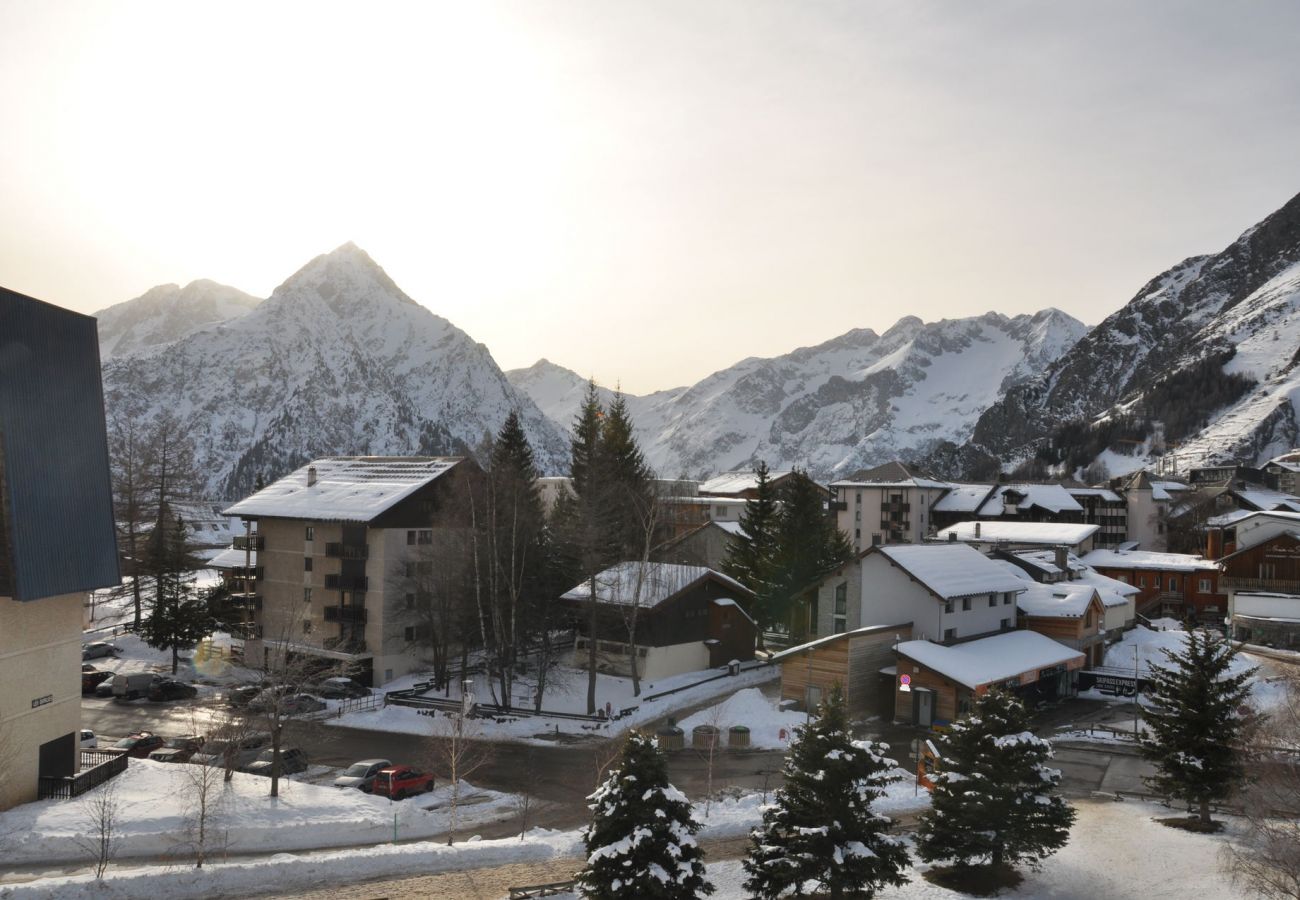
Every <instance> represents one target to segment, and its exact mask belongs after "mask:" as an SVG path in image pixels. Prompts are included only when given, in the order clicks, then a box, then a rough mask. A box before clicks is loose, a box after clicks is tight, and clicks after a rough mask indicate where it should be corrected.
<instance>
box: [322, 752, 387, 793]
mask: <svg viewBox="0 0 1300 900" xmlns="http://www.w3.org/2000/svg"><path fill="white" fill-rule="evenodd" d="M392 764H393V763H392V762H391V761H390V760H387V759H363V760H361V761H360V762H354V763H353V764H352V765H350V766H348V768H347V771H345V772H344V773H343V774H342V775H340V776H339V777H338V778H335V779H334V786H335V787H341V788H356V789H357V790H359V791H364V792H365V793H367V794H368V793H370V788H371V787H372V786H373V785H374V783H375V776H376V775H378V774H379V771H380V769H387V768H388V767H389V766H391V765H392Z"/></svg>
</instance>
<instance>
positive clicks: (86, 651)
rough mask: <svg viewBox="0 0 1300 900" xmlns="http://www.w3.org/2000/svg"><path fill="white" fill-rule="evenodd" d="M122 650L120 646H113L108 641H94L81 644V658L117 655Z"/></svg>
mask: <svg viewBox="0 0 1300 900" xmlns="http://www.w3.org/2000/svg"><path fill="white" fill-rule="evenodd" d="M121 652H122V651H121V650H120V649H119V648H117V647H115V646H113V645H112V644H110V643H108V642H107V641H92V642H91V643H89V644H82V645H81V658H82V659H83V660H87V659H101V658H103V657H105V656H117V655H118V654H119V653H121Z"/></svg>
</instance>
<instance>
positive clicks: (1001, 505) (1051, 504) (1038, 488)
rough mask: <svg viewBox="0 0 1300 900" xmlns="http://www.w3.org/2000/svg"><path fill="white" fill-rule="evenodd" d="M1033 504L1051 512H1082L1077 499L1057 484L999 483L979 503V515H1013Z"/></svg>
mask: <svg viewBox="0 0 1300 900" xmlns="http://www.w3.org/2000/svg"><path fill="white" fill-rule="evenodd" d="M1008 494H1012V495H1013V496H1011V497H1008V496H1007V495H1008ZM1035 506H1036V507H1038V508H1039V509H1045V510H1048V511H1049V512H1053V513H1061V512H1083V507H1082V506H1080V505H1079V501H1078V500H1075V499H1074V498H1073V497H1071V496H1070V492H1069V491H1067V490H1066V489H1065V488H1063V487H1061V486H1060V485H1059V484H1000V485H998V487H997V489H996V490H995V491H994V492H993V493H992V494H990V495H989V498H988V499H987V500H985V501H984V502H983V503H982V504H981V505H980V507H979V515H981V516H1006V515H1011V516H1014V515H1016V514H1017V512H1016V511H1017V510H1024V511H1026V512H1027V511H1029V510H1030V509H1032V508H1034V507H1035Z"/></svg>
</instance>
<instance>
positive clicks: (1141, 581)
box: [1138, 575, 1147, 588]
mask: <svg viewBox="0 0 1300 900" xmlns="http://www.w3.org/2000/svg"><path fill="white" fill-rule="evenodd" d="M1146 586H1147V577H1146V576H1145V575H1139V576H1138V587H1140V588H1144V587H1146Z"/></svg>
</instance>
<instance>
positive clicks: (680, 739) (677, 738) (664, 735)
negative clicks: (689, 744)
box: [655, 726, 686, 750]
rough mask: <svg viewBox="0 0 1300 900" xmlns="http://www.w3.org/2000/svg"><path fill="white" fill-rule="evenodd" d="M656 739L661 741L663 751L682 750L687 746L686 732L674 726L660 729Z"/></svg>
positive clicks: (660, 746) (656, 733)
mask: <svg viewBox="0 0 1300 900" xmlns="http://www.w3.org/2000/svg"><path fill="white" fill-rule="evenodd" d="M655 737H656V738H658V739H659V749H661V750H681V749H683V748H685V746H686V732H684V731H682V730H681V729H680V728H676V727H673V726H669V727H668V728H660V729H659V730H658V731H656V732H655Z"/></svg>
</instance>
